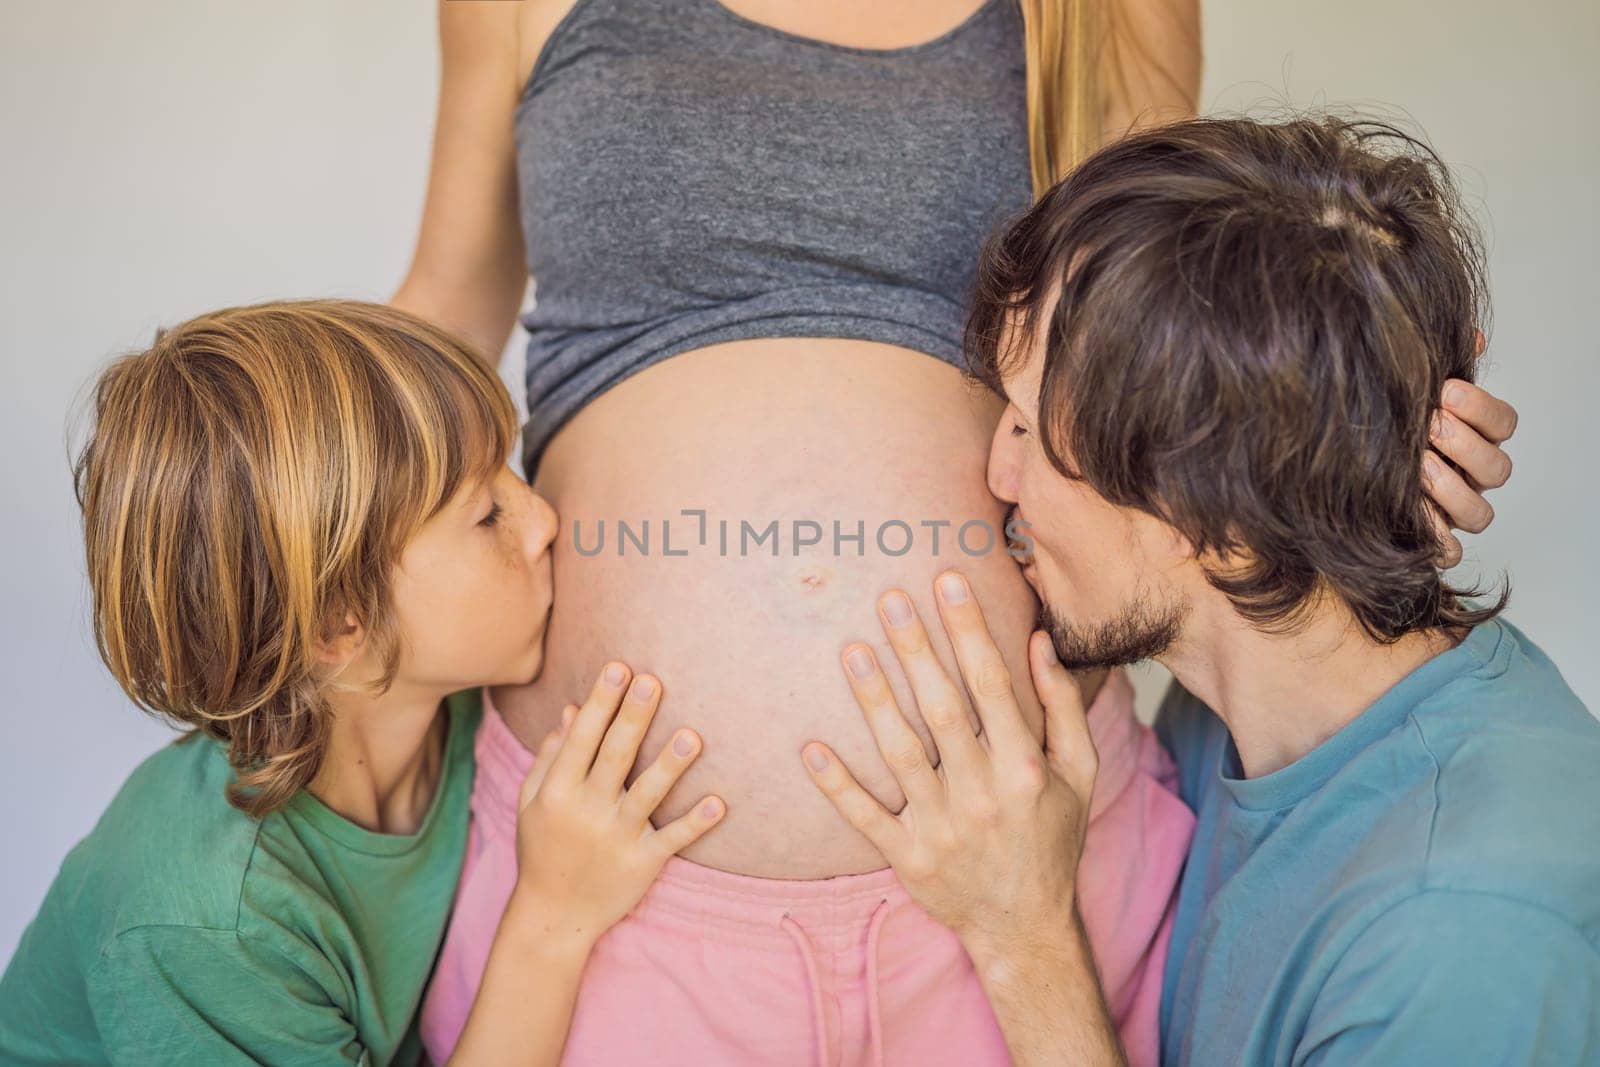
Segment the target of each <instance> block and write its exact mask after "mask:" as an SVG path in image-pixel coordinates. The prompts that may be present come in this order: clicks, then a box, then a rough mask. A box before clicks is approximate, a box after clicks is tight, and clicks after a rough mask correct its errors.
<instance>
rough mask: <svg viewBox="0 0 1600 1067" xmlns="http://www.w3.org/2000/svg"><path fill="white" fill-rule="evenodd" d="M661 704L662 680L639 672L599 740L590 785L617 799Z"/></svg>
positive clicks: (601, 792)
mask: <svg viewBox="0 0 1600 1067" xmlns="http://www.w3.org/2000/svg"><path fill="white" fill-rule="evenodd" d="M660 706H661V682H660V680H659V679H657V678H654V677H652V676H651V675H648V674H640V675H636V676H635V677H634V679H633V684H632V685H630V686H628V691H627V695H626V696H624V697H623V698H622V707H621V709H619V710H618V711H617V714H616V717H615V718H613V719H612V720H611V725H610V726H609V727H607V728H606V735H605V739H604V740H602V741H601V742H600V752H599V754H598V755H596V756H595V758H594V766H593V768H591V769H590V771H589V785H590V786H591V787H592V788H594V789H596V790H598V791H599V793H600V795H601V796H604V797H608V798H611V799H615V798H616V796H617V795H618V794H619V793H621V792H622V784H623V783H624V782H626V781H627V780H628V772H629V771H631V770H632V769H633V762H634V760H636V759H637V758H638V756H639V745H640V744H641V743H642V742H643V741H644V735H645V731H646V730H648V729H649V728H650V720H651V719H653V718H655V714H656V708H658V707H660Z"/></svg>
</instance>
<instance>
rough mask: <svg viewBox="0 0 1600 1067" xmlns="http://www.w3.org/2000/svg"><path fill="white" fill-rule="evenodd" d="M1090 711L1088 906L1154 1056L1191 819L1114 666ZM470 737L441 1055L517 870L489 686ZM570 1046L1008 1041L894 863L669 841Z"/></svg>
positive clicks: (717, 1059) (869, 1049)
mask: <svg viewBox="0 0 1600 1067" xmlns="http://www.w3.org/2000/svg"><path fill="white" fill-rule="evenodd" d="M1089 725H1090V729H1091V731H1092V733H1093V735H1094V740H1095V745H1096V748H1097V750H1098V752H1099V754H1100V777H1099V779H1098V781H1097V784H1096V787H1095V795H1094V798H1093V802H1092V805H1091V817H1090V823H1089V834H1088V841H1087V844H1086V845H1085V848H1084V854H1083V860H1082V865H1081V867H1080V871H1079V877H1078V885H1079V908H1080V911H1081V913H1082V915H1083V922H1084V926H1085V927H1086V928H1087V930H1088V934H1089V940H1090V942H1091V943H1092V945H1093V948H1094V954H1095V961H1096V963H1097V965H1098V967H1099V970H1100V977H1101V982H1102V985H1103V986H1104V988H1105V994H1106V1001H1107V1003H1108V1005H1109V1006H1110V1009H1111V1014H1112V1018H1113V1019H1114V1021H1115V1022H1116V1025H1117V1029H1118V1032H1119V1033H1120V1035H1121V1037H1122V1042H1123V1048H1124V1049H1125V1051H1126V1052H1127V1055H1128V1060H1129V1062H1130V1063H1131V1064H1134V1065H1135V1067H1137V1065H1141V1064H1155V1063H1157V1062H1158V1048H1157V1025H1158V1020H1157V1012H1158V1009H1159V1005H1160V998H1161V976H1162V967H1163V964H1164V962H1165V958H1166V948H1167V940H1168V938H1169V937H1170V935H1171V925H1172V902H1173V897H1174V893H1175V890H1176V888H1177V881H1178V875H1179V873H1180V870H1181V868H1182V866H1183V859H1184V855H1185V853H1186V852H1187V850H1188V845H1189V837H1190V834H1191V832H1192V830H1193V825H1194V820H1193V816H1192V815H1191V814H1190V812H1189V810H1188V809H1187V808H1185V807H1184V806H1183V803H1182V802H1181V801H1179V800H1178V799H1177V797H1176V795H1175V794H1174V786H1175V772H1174V769H1173V765H1172V762H1171V760H1170V758H1168V756H1167V754H1166V753H1165V752H1164V751H1163V750H1162V748H1161V746H1160V744H1159V743H1158V742H1157V741H1156V739H1155V737H1154V735H1153V734H1152V733H1151V732H1150V731H1149V730H1148V729H1147V728H1145V727H1142V726H1140V725H1139V724H1138V722H1137V721H1136V720H1135V719H1134V717H1133V689H1132V686H1131V685H1129V683H1128V681H1127V679H1126V678H1125V677H1124V676H1123V675H1122V674H1121V673H1120V672H1118V673H1116V674H1113V675H1112V677H1111V679H1110V680H1109V681H1108V682H1107V684H1106V687H1105V689H1104V690H1103V691H1102V692H1101V694H1100V696H1099V697H1098V698H1097V699H1096V700H1095V702H1094V704H1093V706H1092V707H1091V708H1090V709H1089ZM476 752H477V761H478V769H477V779H476V782H475V784H474V787H473V795H472V814H473V822H472V830H471V836H470V838H469V840H468V844H467V857H466V865H465V867H464V868H463V871H462V875H461V885H460V888H459V889H458V891H457V896H456V903H455V910H454V913H453V915H452V917H451V922H450V929H449V932H448V934H447V935H446V938H445V944H444V948H443V950H442V951H441V953H440V957H439V962H438V966H437V969H436V970H435V973H434V978H433V984H432V986H431V987H430V989H429V991H428V996H427V1000H426V1002H425V1003H424V1005H423V1009H422V1036H423V1040H424V1042H425V1044H426V1045H427V1049H428V1053H429V1055H430V1056H431V1057H432V1058H433V1060H434V1061H435V1062H437V1063H443V1062H444V1061H445V1060H446V1059H447V1058H448V1057H449V1054H450V1051H451V1050H452V1049H453V1048H454V1047H455V1043H456V1041H457V1039H458V1038H459V1037H460V1036H461V1029H462V1027H463V1026H464V1025H465V1023H466V1019H467V1012H468V1010H469V1009H470V1008H471V1006H472V1000H473V997H474V996H475V995H476V994H477V989H478V983H479V982H480V981H481V980H482V977H483V969H484V965H485V963H486V962H487V960H488V955H489V947H490V944H491V942H492V941H493V939H494V933H495V928H496V926H497V924H498V923H499V921H500V915H501V912H503V911H504V910H505V905H506V901H507V900H508V898H509V897H510V895H511V890H512V887H513V885H514V884H515V881H516V848H515V839H516V804H517V795H518V791H519V789H520V787H521V783H522V779H523V778H524V777H525V776H526V775H527V772H528V770H529V768H530V767H531V765H532V762H533V756H532V754H531V753H529V752H528V751H527V750H526V749H525V748H523V747H522V745H521V743H520V742H518V741H517V739H516V737H515V736H514V735H513V734H512V733H511V731H510V729H509V728H508V727H507V726H506V724H505V722H504V720H502V719H501V718H500V715H499V713H498V712H497V711H495V709H494V707H493V706H492V704H491V703H490V702H489V700H488V699H487V693H485V700H484V719H483V725H482V727H481V728H480V729H479V731H478V737H477V745H476ZM564 1062H565V1063H568V1064H582V1065H599V1067H623V1065H633V1064H641V1063H650V1064H654V1065H661V1067H673V1065H679V1064H681V1065H684V1067H690V1065H693V1067H722V1065H728V1067H733V1065H739V1067H744V1065H747V1064H752V1063H762V1064H795V1065H801V1067H806V1065H811V1064H818V1065H841V1067H843V1065H856V1064H862V1065H866V1064H871V1065H874V1067H880V1065H884V1064H889V1065H902V1064H904V1065H918V1067H921V1065H926V1064H961V1065H963V1067H968V1065H970V1067H984V1065H989V1064H996V1065H999V1064H1007V1063H1009V1058H1008V1056H1007V1054H1006V1047H1005V1042H1004V1040H1003V1039H1002V1037H1001V1034H1000V1030H999V1027H998V1025H997V1024H996V1022H995V1018H994V1015H993V1013H992V1012H991V1011H990V1008H989V1003H988V1000H987V998H986V997H985V996H984V993H983V989H982V988H981V986H980V985H979V983H978V979H977V976H976V974H975V973H974V972H973V968H972V963H971V961H970V960H969V959H968V958H967V955H966V952H965V951H964V950H963V949H962V947H961V944H960V942H959V941H958V940H957V939H956V937H955V935H954V934H952V933H950V931H948V930H946V929H945V928H944V927H942V926H940V925H938V924H937V923H936V922H934V921H933V919H932V918H930V917H929V916H928V914H927V913H926V912H924V911H923V910H922V909H921V908H919V907H918V906H917V905H916V904H915V903H914V902H912V901H911V899H910V897H909V895H908V894H907V893H906V891H905V889H904V887H903V886H901V884H900V882H899V880H898V879H897V878H896V877H895V875H894V872H893V871H891V870H888V869H885V870H882V871H875V872H873V873H871V874H862V875H849V876H845V877H841V878H829V879H823V880H819V881H783V880H778V879H768V878H751V877H747V876H744V875H737V874H728V873H726V872H723V871H716V870H712V869H711V868H708V867H703V866H700V865H698V864H694V863H690V862H688V861H687V860H683V859H677V858H674V859H673V860H671V861H669V863H668V865H667V867H666V869H665V870H664V871H663V872H662V874H661V877H660V878H659V879H658V880H657V882H656V884H655V885H654V886H652V887H651V889H650V890H649V892H647V893H646V894H645V897H644V899H643V900H642V901H640V903H639V905H638V906H637V907H636V908H635V909H634V910H633V912H632V913H631V914H630V915H629V916H628V917H627V918H626V919H624V920H623V921H622V922H620V923H618V924H617V925H616V926H615V927H613V928H612V929H611V930H610V931H609V932H608V933H607V934H606V935H605V936H604V937H603V938H602V939H601V940H600V942H599V944H598V945H597V946H596V948H595V951H594V954H593V956H591V957H590V960H589V963H588V966H587V968H586V969H585V971H584V976H583V983H582V986H581V988H580V990H579V994H578V1004H577V1009H576V1012H575V1014H574V1016H573V1021H572V1029H571V1032H570V1033H569V1035H568V1038H567V1045H566V1054H565V1057H564Z"/></svg>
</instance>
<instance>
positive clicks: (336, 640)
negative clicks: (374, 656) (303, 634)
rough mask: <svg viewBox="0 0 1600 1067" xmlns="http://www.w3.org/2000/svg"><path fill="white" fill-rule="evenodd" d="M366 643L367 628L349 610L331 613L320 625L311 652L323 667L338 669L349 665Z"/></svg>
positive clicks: (336, 670) (335, 670)
mask: <svg viewBox="0 0 1600 1067" xmlns="http://www.w3.org/2000/svg"><path fill="white" fill-rule="evenodd" d="M366 643H367V628H366V627H365V626H363V625H362V624H361V620H359V619H357V618H356V617H355V615H354V614H353V613H351V612H344V613H342V615H341V614H340V613H337V612H336V613H333V614H332V615H330V617H329V620H328V622H327V623H325V624H324V625H323V627H322V633H321V635H320V636H319V637H318V638H317V642H316V645H315V647H314V648H313V650H312V652H313V655H315V656H316V660H317V662H318V663H319V664H321V665H322V666H323V667H327V668H331V669H332V671H334V672H335V673H337V672H338V671H340V670H342V669H344V668H345V667H347V666H349V664H350V663H351V661H352V660H354V659H355V658H356V657H357V656H359V655H360V654H361V649H362V648H363V647H364V646H365V645H366Z"/></svg>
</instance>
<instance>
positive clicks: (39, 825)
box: [0, 0, 1600, 959]
mask: <svg viewBox="0 0 1600 1067" xmlns="http://www.w3.org/2000/svg"><path fill="white" fill-rule="evenodd" d="M1205 33H1206V50H1207V55H1208V59H1207V74H1206V88H1205V92H1204V97H1203V101H1204V104H1205V106H1206V107H1207V108H1208V109H1213V110H1215V109H1222V110H1236V109H1239V108H1243V107H1255V106H1258V105H1262V104H1267V105H1272V104H1281V103H1283V102H1285V101H1290V102H1293V103H1295V104H1313V103H1321V102H1329V103H1337V104H1355V105H1359V106H1362V107H1371V106H1375V105H1376V106H1382V107H1383V108H1385V109H1387V113H1389V114H1399V113H1402V112H1401V110H1400V109H1403V113H1406V114H1409V115H1410V116H1411V117H1412V118H1413V119H1414V120H1415V121H1416V122H1417V123H1418V124H1420V126H1421V127H1422V128H1423V129H1425V130H1426V131H1427V132H1428V134H1429V135H1430V137H1431V139H1432V140H1433V142H1434V143H1435V144H1436V145H1437V146H1438V147H1439V149H1440V150H1441V152H1442V153H1443V155H1444V156H1445V158H1446V159H1447V160H1448V161H1449V162H1450V163H1451V164H1452V165H1454V166H1455V167H1456V168H1457V169H1458V173H1459V176H1460V178H1461V180H1462V182H1463V184H1464V185H1465V186H1466V189H1467V192H1468V194H1469V196H1470V198H1471V199H1472V200H1473V202H1474V203H1475V205H1476V207H1477V208H1478V211H1479V215H1480V217H1481V218H1482V220H1483V222H1484V223H1485V225H1486V227H1487V228H1488V231H1489V235H1490V248H1491V271H1492V275H1491V281H1492V285H1493V293H1494V297H1495V306H1496V314H1495V328H1494V331H1493V334H1492V340H1491V344H1490V348H1489V360H1490V362H1489V368H1488V372H1487V374H1486V375H1485V381H1486V382H1487V383H1488V384H1489V385H1490V386H1491V387H1492V388H1494V389H1495V390H1496V391H1497V392H1499V393H1500V394H1501V395H1503V396H1505V397H1506V398H1507V399H1509V400H1511V401H1512V402H1514V403H1515V404H1516V405H1517V407H1518V408H1519V409H1520V410H1521V412H1522V417H1523V424H1522V429H1521V430H1520V431H1519V432H1518V434H1517V439H1516V442H1515V448H1514V450H1513V454H1514V455H1515V457H1516V460H1517V473H1516V476H1515V478H1514V480H1513V483H1512V485H1511V486H1510V487H1508V488H1507V489H1505V490H1503V491H1502V492H1500V493H1499V494H1497V495H1496V496H1495V498H1494V502H1495V505H1496V507H1497V508H1498V510H1499V513H1500V517H1499V519H1498V520H1497V521H1496V523H1495V525H1494V527H1493V528H1492V529H1491V531H1490V532H1489V533H1488V534H1486V535H1484V536H1482V537H1479V538H1476V539H1473V540H1472V542H1471V544H1470V545H1469V548H1468V560H1467V564H1466V567H1467V569H1468V571H1470V572H1474V573H1476V572H1482V573H1486V574H1489V575H1493V574H1496V573H1498V572H1499V571H1501V570H1509V571H1510V572H1511V574H1512V576H1513V585H1514V590H1515V592H1514V596H1513V600H1512V605H1513V608H1512V613H1511V618H1512V619H1513V620H1514V621H1516V622H1517V623H1519V624H1520V625H1521V626H1522V627H1523V628H1524V629H1526V630H1527V631H1528V632H1529V633H1530V634H1531V635H1532V636H1533V637H1534V639H1535V640H1536V641H1538V642H1539V643H1540V644H1542V645H1543V646H1544V648H1545V649H1546V650H1547V651H1548V652H1549V653H1550V654H1551V655H1552V656H1553V657H1554V658H1555V660H1556V662H1557V663H1558V664H1560V666H1561V667H1562V669H1563V671H1564V672H1565V673H1566V675H1567V678H1568V679H1569V680H1570V682H1571V683H1572V685H1573V686H1574V688H1576V689H1577V690H1578V693H1579V695H1580V696H1582V697H1583V698H1584V699H1585V700H1586V701H1587V702H1588V703H1589V704H1590V706H1591V707H1592V708H1600V665H1597V662H1596V660H1597V657H1596V654H1595V650H1594V648H1593V647H1592V646H1593V643H1594V638H1595V636H1596V630H1597V628H1596V626H1595V625H1594V623H1593V622H1592V616H1591V611H1592V608H1591V605H1592V604H1593V603H1594V601H1595V600H1596V594H1597V593H1600V582H1597V580H1596V577H1595V570H1594V568H1593V566H1592V564H1591V560H1590V558H1589V557H1590V554H1591V549H1592V546H1594V545H1595V543H1596V541H1595V537H1594V532H1593V531H1594V529H1595V527H1596V525H1597V521H1600V506H1597V504H1596V502H1595V498H1594V490H1595V488H1596V483H1595V478H1594V475H1593V473H1592V470H1593V454H1594V451H1595V444H1594V441H1593V427H1594V424H1595V421H1596V420H1595V417H1594V412H1595V410H1596V406H1597V404H1596V398H1597V394H1600V372H1597V367H1600V358H1597V357H1600V345H1597V342H1596V340H1595V338H1596V329H1595V324H1594V320H1595V315H1594V312H1595V305H1596V303H1597V298H1600V270H1597V267H1596V263H1597V253H1596V248H1597V246H1600V226H1597V196H1596V193H1595V182H1596V177H1597V175H1600V148H1597V142H1596V136H1595V133H1596V130H1597V129H1600V120H1597V118H1596V116H1597V115H1600V76H1597V74H1596V65H1595V63H1596V61H1595V56H1596V55H1597V54H1600V4H1596V3H1594V2H1593V0H1527V2H1524V3H1519V4H1514V5H1512V4H1505V3H1502V2H1489V0H1455V2H1452V3H1448V4H1445V3H1438V2H1427V0H1385V2H1376V0H1345V2H1342V3H1329V2H1327V0H1318V2H1315V3H1313V2H1309V0H1211V2H1210V3H1209V5H1208V7H1207V10H1206V20H1205ZM436 79H437V59H436V53H435V37H434V13H433V7H432V4H431V3H430V2H429V0H339V2H338V3H327V2H326V0H274V2H272V3H265V2H260V0H254V2H229V3H217V2H216V0H162V2H161V3H158V4H136V3H127V2H125V0H70V2H57V0H11V2H8V3H7V4H6V5H5V8H4V13H3V14H0V86H3V93H0V155H3V158H4V163H3V164H0V194H3V196H0V249H3V252H0V257H3V258H0V270H3V272H4V273H3V276H0V282H3V284H0V311H3V314H0V330H3V331H4V333H3V337H4V348H3V352H0V361H3V363H0V365H3V367H4V374H5V378H4V388H3V389H0V456H4V457H5V458H4V460H3V462H0V468H3V475H0V476H3V478H4V499H5V502H6V513H5V514H4V516H3V518H0V530H3V537H4V542H3V544H4V555H5V564H4V570H3V574H0V656H3V661H0V662H3V667H4V679H5V682H6V685H7V690H8V692H7V697H8V699H7V701H6V707H5V711H4V713H3V720H0V761H3V762H0V835H3V836H0V871H3V875H0V879H3V885H0V959H6V958H9V956H10V954H11V951H12V949H13V947H14V946H15V943H16V938H17V936H18V935H19V934H20V933H21V930H22V927H23V925H24V924H25V923H26V922H27V921H28V919H29V918H30V917H31V916H32V914H33V912H34V910H35V909H36V908H37V906H38V903H39V900H40V898H41V897H42V895H43V893H44V890H45V887H46V886H47V884H48V883H49V881H50V879H51V878H52V877H53V876H54V874H55V871H56V867H57V865H58V864H59V863H60V860H61V858H62V856H63V855H64V854H65V853H66V851H67V849H68V848H69V847H70V846H71V845H72V843H73V842H74V841H76V840H77V839H78V838H79V837H81V836H82V835H83V834H84V833H86V832H87V831H88V830H89V828H90V827H91V826H92V825H93V823H94V819H95V817H96V816H97V814H98V813H99V812H100V810H101V809H102V808H103V807H104V805H105V803H106V802H107V801H108V800H109V799H110V797H111V795H112V794H113V792H114V791H115V790H116V788H117V787H118V785H119V784H120V783H121V781H122V779H123V778H124V777H125V776H126V774H127V773H128V771H129V770H130V769H131V768H132V767H133V766H134V765H135V764H136V763H137V762H138V761H139V760H140V759H142V758H143V757H144V756H145V755H146V754H147V753H149V752H150V751H152V750H153V749H154V748H155V747H157V746H158V745H159V744H161V743H162V741H163V740H164V739H166V738H167V737H168V736H169V734H168V732H167V731H166V730H165V729H164V728H163V727H161V726H159V725H157V724H155V723H153V722H152V721H150V720H148V719H146V718H144V717H143V716H142V715H141V714H140V713H138V712H137V711H134V710H133V709H132V708H131V707H130V706H129V705H128V704H127V702H126V701H125V700H124V699H123V698H122V696H121V695H120V693H119V692H118V691H117V690H116V688H115V687H114V685H113V684H112V682H111V680H110V678H109V676H108V675H107V674H106V672H105V670H104V668H103V667H102V666H101V665H100V663H99V661H98V660H97V658H96V656H95V653H94V648H93V644H92V641H91V639H90V636H89V633H88V630H87V627H86V625H85V616H86V595H85V584H84V580H83V576H82V566H81V562H80V558H79V553H80V548H79V541H78V529H77V525H76V522H77V520H76V511H75V507H74V504H73V501H72V496H71V491H70V481H69V477H68V451H67V445H66V442H67V439H68V436H67V434H68V427H69V416H70V415H71V414H72V413H73V412H74V411H79V410H81V408H82V401H83V396H84V389H85V386H86V384H87V383H88V382H89V381H90V380H91V379H92V377H93V374H94V372H95V371H96V369H97V368H98V367H99V366H100V365H101V364H102V363H103V362H104V361H105V360H106V359H107V358H108V357H110V356H112V355H114V354H117V353H119V352H121V351H125V350H127V349H130V348H133V347H137V346H140V345H143V344H146V343H148V341H149V340H150V338H151V336H152V333H153V331H154V329H155V328H156V326H157V325H159V324H163V323H166V324H171V323H175V322H177V321H180V320H181V319H183V318H185V317H187V316H189V315H191V314H194V313H196V312H199V311H201V310H204V309H207V308H210V307H214V306H220V305H224V304H234V303H243V302H250V301H255V300H261V299H267V298H271V297H286V296H310V295H326V294H342V295H347V296H355V297H364V298H370V299H379V300H381V299H385V298H386V297H387V296H388V295H389V293H390V292H392V290H393V288H394V286H395V285H396V284H397V283H398V281H399V279H400V277H401V274H402V272H403V270H404V269H405V266H406V263H407V260H408V257H409V253H410V248H411V243H412V240H413V236H414V234H415V230H416V223H417V217H418V213H419V210H420V207H421V201H422V193H423V184H424V178H425V171H426V158H427V151H428V144H429V139H430V129H431V124H432V109H433V102H434V91H435V86H436ZM515 362H516V361H515V360H509V361H508V368H507V377H508V379H509V380H510V381H512V382H513V383H514V382H515V381H516V380H517V378H518V377H519V368H518V367H517V366H516V365H515ZM1586 546H1590V547H1589V548H1586ZM1158 674H1159V672H1156V671H1151V672H1149V673H1147V674H1145V675H1143V676H1142V677H1141V686H1142V688H1144V690H1145V691H1146V698H1147V699H1148V694H1149V692H1151V691H1152V690H1153V689H1154V688H1155V686H1156V685H1157V683H1158V681H1159V679H1158V677H1157V676H1158Z"/></svg>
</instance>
